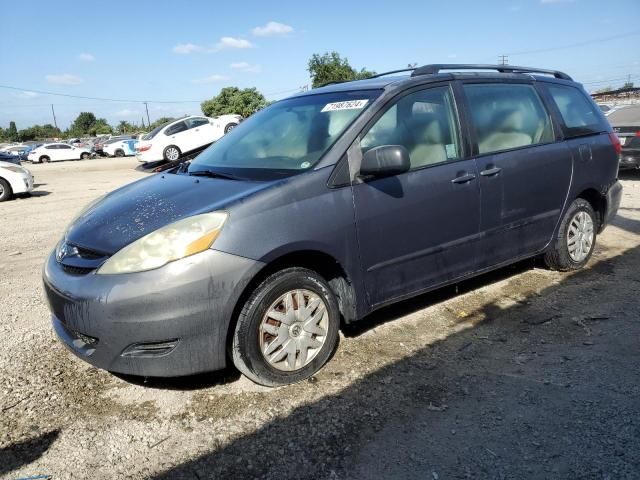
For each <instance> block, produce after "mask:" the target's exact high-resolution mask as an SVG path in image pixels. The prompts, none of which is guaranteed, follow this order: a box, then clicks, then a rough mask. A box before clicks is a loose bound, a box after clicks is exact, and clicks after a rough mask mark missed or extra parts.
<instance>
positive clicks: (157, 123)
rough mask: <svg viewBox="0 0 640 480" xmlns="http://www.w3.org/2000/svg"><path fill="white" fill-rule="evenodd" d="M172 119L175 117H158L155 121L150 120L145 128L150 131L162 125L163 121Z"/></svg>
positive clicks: (171, 120) (166, 121)
mask: <svg viewBox="0 0 640 480" xmlns="http://www.w3.org/2000/svg"><path fill="white" fill-rule="evenodd" d="M174 120H175V118H173V117H160V118H159V119H157V120H156V121H155V122H152V123H151V125H147V128H146V130H147V131H149V132H150V131H151V130H153V129H154V128H156V127H159V126H160V125H164V124H165V123H169V122H173V121H174Z"/></svg>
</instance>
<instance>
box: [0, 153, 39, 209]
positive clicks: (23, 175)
mask: <svg viewBox="0 0 640 480" xmlns="http://www.w3.org/2000/svg"><path fill="white" fill-rule="evenodd" d="M31 190H33V176H32V175H31V172H30V171H29V170H27V169H26V168H24V167H22V166H20V165H15V164H14V163H10V162H5V161H4V160H3V158H2V156H0V202H4V201H5V200H9V199H11V198H13V196H14V195H16V194H19V193H28V192H30V191H31Z"/></svg>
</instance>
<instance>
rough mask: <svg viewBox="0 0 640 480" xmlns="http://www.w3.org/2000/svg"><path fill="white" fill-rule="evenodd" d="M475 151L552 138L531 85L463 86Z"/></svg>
mask: <svg viewBox="0 0 640 480" xmlns="http://www.w3.org/2000/svg"><path fill="white" fill-rule="evenodd" d="M464 91H465V94H466V96H467V100H468V102H469V108H470V110H471V118H472V120H473V124H474V126H475V129H476V134H477V137H478V151H479V153H481V154H482V153H491V152H499V151H502V150H509V149H512V148H518V147H524V146H527V145H537V144H541V143H548V142H552V141H553V140H554V135H553V129H552V127H551V120H550V119H549V114H548V113H547V111H546V110H545V109H544V106H543V105H542V102H541V100H540V97H538V93H537V92H536V91H535V89H534V88H533V87H532V86H531V85H519V84H509V83H504V84H476V85H464Z"/></svg>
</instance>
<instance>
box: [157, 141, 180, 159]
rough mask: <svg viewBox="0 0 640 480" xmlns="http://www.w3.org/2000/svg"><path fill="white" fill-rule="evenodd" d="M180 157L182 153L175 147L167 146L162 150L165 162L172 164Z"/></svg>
mask: <svg viewBox="0 0 640 480" xmlns="http://www.w3.org/2000/svg"><path fill="white" fill-rule="evenodd" d="M180 155H182V152H181V151H180V149H179V148H178V147H176V146H175V145H169V146H168V147H167V148H165V149H164V152H163V154H162V156H163V157H164V159H165V160H166V161H167V162H174V161H176V160H178V159H179V158H180Z"/></svg>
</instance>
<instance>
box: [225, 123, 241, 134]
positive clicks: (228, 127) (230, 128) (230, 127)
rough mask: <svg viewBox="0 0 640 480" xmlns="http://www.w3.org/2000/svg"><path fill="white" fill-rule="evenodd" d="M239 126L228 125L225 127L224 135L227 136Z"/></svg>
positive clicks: (234, 124) (235, 124)
mask: <svg viewBox="0 0 640 480" xmlns="http://www.w3.org/2000/svg"><path fill="white" fill-rule="evenodd" d="M237 126H238V124H237V123H228V124H227V126H226V127H224V133H225V134H227V133H229V132H230V131H231V130H233V129H234V128H236V127H237Z"/></svg>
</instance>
